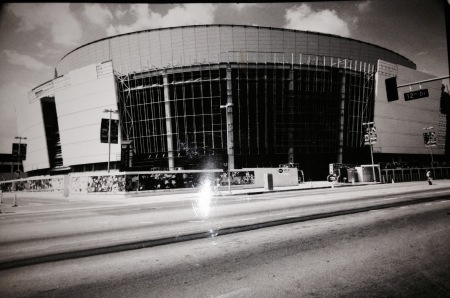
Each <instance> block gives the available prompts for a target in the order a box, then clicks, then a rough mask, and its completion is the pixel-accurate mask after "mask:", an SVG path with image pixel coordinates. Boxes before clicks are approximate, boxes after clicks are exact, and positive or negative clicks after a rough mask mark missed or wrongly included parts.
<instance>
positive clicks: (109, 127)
mask: <svg viewBox="0 0 450 298" xmlns="http://www.w3.org/2000/svg"><path fill="white" fill-rule="evenodd" d="M111 113H112V111H111V110H109V125H108V173H109V162H110V159H111Z"/></svg>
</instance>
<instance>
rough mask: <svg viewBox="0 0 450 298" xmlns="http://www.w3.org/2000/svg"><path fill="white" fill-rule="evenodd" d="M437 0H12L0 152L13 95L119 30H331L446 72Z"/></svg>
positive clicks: (2, 78) (0, 26)
mask: <svg viewBox="0 0 450 298" xmlns="http://www.w3.org/2000/svg"><path fill="white" fill-rule="evenodd" d="M444 5H445V2H444V1H443V0H389V1H388V0H374V1H331V2H293V3H289V2H284V3H252V4H233V3H219V4H208V3H201V4H175V5H165V4H119V3H113V4H103V3H99V4H96V3H71V4H69V3H36V4H28V3H11V4H4V5H2V6H1V10H0V153H11V151H12V145H11V144H12V143H13V141H14V136H17V135H18V132H17V127H16V115H17V113H20V111H18V110H17V109H16V101H17V100H18V99H19V98H21V99H24V98H26V97H27V92H28V91H29V90H31V89H32V88H34V87H36V86H38V85H40V84H42V83H44V82H46V81H48V80H50V79H52V77H53V75H54V68H55V67H56V65H57V64H58V62H59V60H60V59H61V58H62V57H63V56H64V55H65V54H67V53H68V52H70V51H71V50H73V49H75V48H77V47H79V46H81V45H84V44H86V43H89V42H92V41H95V40H98V39H101V38H104V37H107V36H113V35H117V34H122V33H127V32H132V31H137V30H145V29H151V28H160V27H172V26H182V25H194V24H240V25H258V26H268V27H278V28H289V29H298V30H309V31H316V32H324V33H330V34H336V35H340V36H343V37H349V38H354V39H358V40H361V41H365V42H369V43H373V44H377V45H379V46H382V47H385V48H388V49H390V50H393V51H394V52H397V53H399V54H401V55H403V56H405V57H407V58H409V59H410V60H412V61H414V62H415V63H416V64H417V68H418V70H420V71H423V72H427V73H429V74H432V75H436V76H444V75H448V73H449V70H448V59H447V39H446V31H445V15H444Z"/></svg>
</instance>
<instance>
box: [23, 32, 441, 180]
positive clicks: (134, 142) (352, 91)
mask: <svg viewBox="0 0 450 298" xmlns="http://www.w3.org/2000/svg"><path fill="white" fill-rule="evenodd" d="M390 77H396V78H397V84H399V85H401V84H406V83H410V82H414V81H418V80H425V79H430V78H433V76H431V75H428V74H425V73H421V72H419V71H417V70H416V65H415V64H414V63H413V62H412V61H411V60H409V59H407V58H406V57H403V56H402V55H400V54H398V53H395V52H393V51H391V50H389V49H385V48H382V47H380V46H377V45H374V44H369V43H366V42H361V41H358V40H354V39H350V38H343V37H340V36H335V35H329V34H321V33H316V32H309V31H297V30H287V29H278V28H268V27H258V26H237V25H197V26H185V27H174V28H161V29H153V30H144V31H138V32H133V33H128V34H122V35H118V36H113V37H108V38H104V39H101V40H97V41H94V42H91V43H89V44H85V45H83V46H80V47H79V48H76V49H74V50H73V51H71V52H70V53H68V54H67V55H65V56H64V57H63V58H62V59H61V60H60V62H59V63H58V65H57V66H56V69H55V78H54V79H53V80H51V81H49V82H46V83H44V84H42V85H40V86H38V87H36V88H34V89H33V90H31V91H30V92H29V95H28V100H24V101H23V102H22V105H21V111H22V112H21V114H20V116H19V119H18V125H19V133H20V135H21V136H25V137H28V139H27V143H28V149H27V158H26V160H25V161H24V170H25V171H26V172H27V173H28V175H31V176H34V175H43V174H54V173H61V172H63V173H64V172H66V173H67V172H83V171H99V170H105V169H106V168H107V166H108V165H110V167H111V169H113V170H119V169H120V170H124V171H134V170H138V171H149V170H162V169H169V170H176V169H179V168H184V169H220V168H222V166H223V163H224V162H227V161H228V158H229V167H230V168H231V169H241V168H251V167H253V168H255V167H278V166H279V164H285V163H295V164H296V163H298V164H299V167H300V168H301V169H303V170H304V171H305V177H310V178H313V179H320V178H322V179H323V178H325V177H326V175H327V173H328V165H329V164H330V163H347V164H349V163H351V164H363V163H370V160H371V154H370V149H369V147H370V146H365V145H364V135H365V134H366V128H367V127H366V126H364V123H368V122H374V126H376V127H377V141H376V143H374V144H373V152H374V158H375V162H376V163H379V162H404V161H407V162H422V161H426V160H427V159H429V158H430V148H427V147H425V146H424V143H423V137H422V133H423V128H425V127H431V126H432V127H434V128H435V129H436V134H437V135H438V137H437V140H438V144H437V146H436V147H435V148H432V150H433V151H432V154H434V158H435V159H436V160H438V159H439V156H442V155H443V154H444V152H445V136H446V128H447V125H446V117H445V115H444V114H441V112H440V108H439V107H440V94H441V82H439V81H434V82H428V83H424V84H421V86H420V88H424V89H425V88H426V89H427V91H428V97H426V98H420V99H415V100H408V101H407V100H404V99H403V93H405V92H409V91H410V88H416V89H418V88H419V86H411V87H410V88H408V87H401V88H398V91H399V100H396V101H388V100H387V96H386V87H385V86H386V85H385V79H387V78H390ZM411 90H412V89H411ZM105 110H108V111H110V112H105ZM115 111H118V113H117V114H116V113H115ZM110 117H111V119H112V123H113V124H115V123H117V122H116V121H114V120H118V127H119V128H120V129H118V134H119V135H118V140H117V143H116V142H114V141H113V143H112V144H110V145H109V144H108V143H107V142H106V143H105V142H102V141H101V130H102V119H107V120H103V121H105V122H104V123H107V121H109V119H110ZM111 127H112V128H113V125H112V126H111ZM103 129H104V130H105V126H103ZM106 131H107V126H106ZM224 157H225V158H224Z"/></svg>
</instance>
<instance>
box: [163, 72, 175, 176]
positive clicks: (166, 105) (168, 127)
mask: <svg viewBox="0 0 450 298" xmlns="http://www.w3.org/2000/svg"><path fill="white" fill-rule="evenodd" d="M163 85H164V108H165V111H166V130H167V151H168V157H169V170H175V160H174V157H173V140H172V139H173V135H172V112H171V109H170V94H169V82H168V79H167V73H165V72H164V73H163Z"/></svg>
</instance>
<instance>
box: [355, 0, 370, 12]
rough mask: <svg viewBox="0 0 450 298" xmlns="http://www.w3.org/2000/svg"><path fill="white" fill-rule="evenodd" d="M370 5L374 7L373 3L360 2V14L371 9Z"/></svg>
mask: <svg viewBox="0 0 450 298" xmlns="http://www.w3.org/2000/svg"><path fill="white" fill-rule="evenodd" d="M370 5H372V1H370V0H367V1H363V2H359V3H358V4H356V7H357V8H358V10H359V11H360V12H367V11H368V10H369V9H370Z"/></svg>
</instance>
